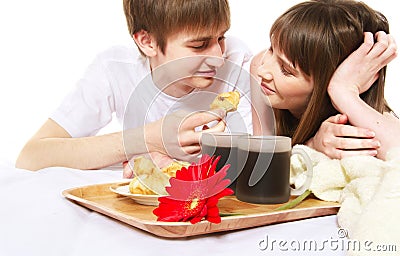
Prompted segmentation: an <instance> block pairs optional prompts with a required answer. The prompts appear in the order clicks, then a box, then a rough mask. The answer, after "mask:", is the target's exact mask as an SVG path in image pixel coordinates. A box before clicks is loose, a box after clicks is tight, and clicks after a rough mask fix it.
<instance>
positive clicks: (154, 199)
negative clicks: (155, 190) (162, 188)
mask: <svg viewBox="0 0 400 256" xmlns="http://www.w3.org/2000/svg"><path fill="white" fill-rule="evenodd" d="M110 190H111V191H113V192H114V193H117V194H119V195H122V196H126V197H129V198H131V199H133V200H134V201H135V202H136V203H138V204H143V205H153V206H158V203H159V202H158V198H159V197H160V195H142V194H132V193H131V192H130V191H129V184H128V185H124V184H118V185H113V186H111V187H110Z"/></svg>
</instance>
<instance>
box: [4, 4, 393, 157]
mask: <svg viewBox="0 0 400 256" xmlns="http://www.w3.org/2000/svg"><path fill="white" fill-rule="evenodd" d="M298 2H300V1H298V0H283V1H265V0H247V1H243V0H230V5H231V15H232V26H231V30H230V31H229V33H228V34H232V35H235V36H238V37H240V38H242V39H243V40H244V41H245V42H246V43H247V44H248V45H249V46H250V48H251V49H252V50H253V52H257V51H259V50H261V49H263V48H265V47H267V46H268V42H269V40H268V33H269V28H270V27H271V24H272V22H273V21H274V20H275V19H276V18H277V17H278V16H279V15H280V14H282V13H283V12H284V11H285V10H286V9H287V8H288V7H290V6H292V5H294V4H296V3H298ZM364 2H365V3H367V4H369V5H370V6H371V7H373V8H375V9H377V10H379V11H381V12H382V13H384V14H385V16H386V17H387V18H388V20H389V22H390V24H391V33H392V34H393V35H394V36H395V37H396V38H397V40H398V41H400V39H399V38H400V27H399V25H400V17H399V13H398V10H397V8H395V7H394V2H393V1H389V0H365V1H364ZM0 37H1V39H0V85H1V92H0V114H1V116H0V117H1V125H0V157H1V158H6V159H11V160H14V159H15V158H16V156H17V154H18V152H19V150H20V149H21V148H22V146H23V144H24V143H25V142H26V141H27V140H28V139H29V138H30V137H31V136H32V135H33V134H34V132H35V131H36V130H37V129H38V128H39V127H40V126H41V125H42V124H43V123H44V122H45V120H46V119H47V117H48V116H49V114H50V113H51V112H52V111H53V110H54V109H55V108H56V107H57V106H58V104H59V103H60V102H61V100H62V98H63V97H64V96H65V95H66V94H67V93H68V92H69V91H70V90H72V88H73V87H74V86H75V83H76V81H77V80H78V79H79V78H80V76H81V75H82V73H83V72H84V71H85V69H86V67H87V66H88V65H89V63H90V62H91V61H92V60H93V58H94V57H95V55H96V54H97V53H98V52H100V51H102V50H104V49H106V48H108V47H109V46H112V45H115V44H129V43H133V41H132V40H131V39H130V37H129V34H128V31H127V28H126V23H125V17H124V14H123V10H122V0H119V1H117V0H69V1H60V0H35V1H32V0H18V1H6V0H0ZM399 66H400V60H399V58H398V59H396V60H395V61H393V62H392V63H391V64H390V65H389V68H388V75H387V89H386V94H387V95H386V96H387V100H388V101H389V104H390V105H391V106H392V107H393V108H394V110H395V111H396V112H398V113H400V102H399V101H398V100H396V92H397V89H396V82H397V80H398V79H399V77H397V79H396V77H395V74H396V72H399V71H400V68H399Z"/></svg>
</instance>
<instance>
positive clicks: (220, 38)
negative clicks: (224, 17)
mask: <svg viewBox="0 0 400 256" xmlns="http://www.w3.org/2000/svg"><path fill="white" fill-rule="evenodd" d="M225 38H226V37H225V36H221V37H219V38H218V41H222V40H225Z"/></svg>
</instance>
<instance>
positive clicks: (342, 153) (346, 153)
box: [333, 149, 378, 159]
mask: <svg viewBox="0 0 400 256" xmlns="http://www.w3.org/2000/svg"><path fill="white" fill-rule="evenodd" d="M377 154H378V151H377V150H374V149H372V150H369V149H367V150H340V149H336V150H335V151H334V153H333V155H334V157H333V158H336V159H342V158H345V157H352V156H376V155H377Z"/></svg>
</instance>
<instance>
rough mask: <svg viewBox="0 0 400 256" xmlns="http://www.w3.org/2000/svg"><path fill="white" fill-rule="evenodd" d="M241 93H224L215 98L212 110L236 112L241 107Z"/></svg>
mask: <svg viewBox="0 0 400 256" xmlns="http://www.w3.org/2000/svg"><path fill="white" fill-rule="evenodd" d="M239 100H240V93H239V92H238V91H232V92H223V93H220V94H219V95H218V96H217V97H215V99H214V101H213V102H212V103H211V105H210V108H211V109H223V110H225V111H226V112H231V111H236V110H237V107H238V105H239Z"/></svg>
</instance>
